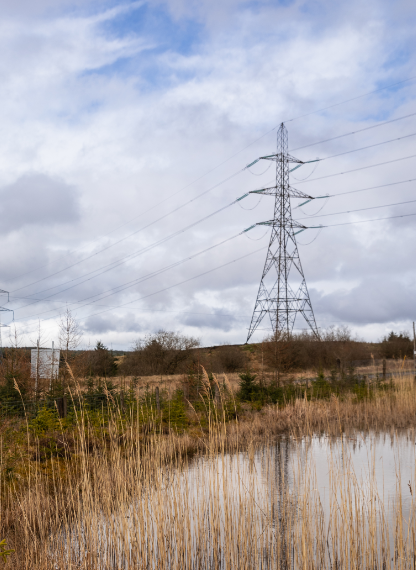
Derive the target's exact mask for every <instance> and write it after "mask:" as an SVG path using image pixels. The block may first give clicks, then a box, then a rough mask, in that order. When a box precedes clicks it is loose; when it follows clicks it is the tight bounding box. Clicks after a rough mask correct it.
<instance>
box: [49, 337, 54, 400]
mask: <svg viewBox="0 0 416 570" xmlns="http://www.w3.org/2000/svg"><path fill="white" fill-rule="evenodd" d="M54 364H55V343H54V341H52V356H51V376H50V378H49V392H50V391H51V389H52V377H53V368H54Z"/></svg>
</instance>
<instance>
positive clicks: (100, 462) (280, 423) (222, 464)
mask: <svg viewBox="0 0 416 570" xmlns="http://www.w3.org/2000/svg"><path fill="white" fill-rule="evenodd" d="M218 385H219V386H220V383H218ZM221 398H222V394H221V393H220V394H219V399H217V401H216V403H215V402H211V403H210V404H209V409H208V423H207V425H202V424H200V423H198V421H197V418H198V414H197V413H196V412H195V418H196V421H195V423H194V425H193V426H192V427H191V429H190V430H189V431H187V432H185V433H178V432H176V431H174V430H171V431H169V432H168V433H163V432H162V431H159V432H158V431H157V430H155V431H154V432H152V433H146V432H145V431H144V430H143V425H142V424H141V421H140V410H136V411H135V413H134V414H131V415H130V417H127V418H126V417H123V416H122V414H121V413H120V410H117V409H115V410H114V411H113V412H112V413H111V414H110V416H109V417H107V418H106V421H105V422H104V421H103V420H97V418H93V417H92V416H91V415H89V414H88V413H87V412H86V411H85V410H82V409H81V410H80V411H79V412H77V417H76V423H75V427H74V429H73V430H72V432H71V433H68V430H65V426H64V425H63V423H62V421H61V420H59V421H60V425H55V426H54V428H53V429H54V430H55V433H58V434H59V433H61V441H62V447H61V448H60V449H61V452H60V453H51V454H50V456H45V457H41V455H40V454H39V453H36V450H37V449H39V447H40V437H39V436H36V435H34V433H33V430H32V431H31V426H30V425H29V423H28V424H27V425H26V428H25V429H26V431H20V434H19V436H18V437H16V440H15V442H14V448H13V442H12V441H10V440H8V445H9V446H10V449H7V448H6V447H5V442H6V437H5V433H6V431H7V429H8V430H9V432H8V433H9V434H10V429H13V428H16V427H17V426H12V425H9V426H6V427H5V428H4V430H3V433H2V437H3V440H2V447H1V467H2V469H1V481H0V484H1V513H0V539H3V538H5V539H6V541H7V547H8V548H13V549H14V550H15V553H13V554H12V555H11V556H10V557H9V559H8V561H7V562H6V563H5V567H6V568H12V567H14V568H19V569H20V568H22V569H23V568H27V569H35V568H36V569H37V570H46V569H48V570H49V569H51V568H57V569H61V568H62V569H63V568H74V569H75V568H85V569H94V570H95V569H97V570H98V569H100V570H101V569H102V570H104V569H111V570H116V569H119V568H120V569H121V568H126V569H128V568H150V567H157V568H161V569H162V570H163V569H168V568H169V569H179V568H181V569H182V568H187V569H195V570H196V569H197V568H207V569H208V568H224V569H225V568H229V569H237V568H238V569H240V568H247V569H248V568H253V567H260V566H259V565H260V564H264V567H265V568H282V569H283V568H308V569H309V568H311V569H312V568H331V567H333V558H334V557H335V558H336V557H337V556H338V557H339V565H338V566H336V567H339V568H344V567H351V568H367V567H368V568H369V567H371V568H379V567H380V568H381V567H387V566H383V561H385V559H386V560H387V558H388V557H390V551H388V552H387V550H388V549H387V550H386V551H384V550H383V552H381V554H380V553H379V551H378V547H377V545H376V546H374V540H373V542H371V541H370V542H371V543H370V542H368V540H367V539H368V535H371V536H373V538H374V536H376V537H377V536H378V535H379V533H381V534H380V536H382V535H383V533H384V534H385V533H386V532H390V530H388V529H387V530H386V528H387V527H386V526H385V525H386V523H385V519H384V518H383V512H382V511H380V513H381V514H380V517H379V518H377V517H378V516H379V515H377V516H376V518H375V519H374V520H375V521H376V522H374V525H375V526H374V528H367V526H366V525H367V523H365V524H364V523H363V524H362V525H361V526H360V525H355V526H354V524H353V523H351V527H348V524H349V523H348V524H347V526H345V525H346V523H345V521H347V520H351V521H353V520H354V517H357V516H360V517H362V516H363V515H362V513H363V510H361V511H360V508H361V507H362V505H361V502H360V501H361V499H359V500H358V499H354V500H355V503H354V500H353V496H352V495H351V493H353V495H354V496H359V489H355V490H354V491H352V490H351V489H349V487H348V489H349V490H348V489H347V491H346V492H347V493H350V496H349V498H350V499H351V500H350V501H349V502H348V501H347V503H348V504H345V505H344V506H343V507H342V508H343V509H344V510H343V512H342V517H344V518H342V517H341V519H342V520H341V519H340V518H339V515H338V514H337V513H338V511H336V509H335V511H334V513H333V522H332V524H333V525H334V528H338V529H339V530H340V532H341V530H342V532H344V533H345V532H347V533H350V535H351V537H350V540H351V544H349V545H348V544H347V547H345V545H344V546H342V548H341V550H340V551H338V550H339V547H338V543H337V542H336V541H337V540H338V539H337V538H336V533H335V534H334V533H332V535H333V536H332V535H331V536H332V538H331V540H332V541H334V540H335V542H333V543H331V547H330V546H329V542H328V540H329V539H328V537H327V535H326V542H325V533H324V531H323V529H320V528H319V525H318V527H316V526H314V521H315V520H320V519H319V516H320V515H319V512H320V511H319V508H320V507H319V500H318V498H317V497H316V494H314V492H315V490H316V489H315V490H314V485H313V473H312V471H308V470H307V469H306V467H305V469H306V470H305V474H306V473H308V475H307V477H308V483H307V484H306V483H305V480H304V479H302V481H301V482H299V483H298V484H299V489H301V488H302V493H300V492H299V496H298V499H296V501H295V502H294V498H293V489H292V491H291V492H290V490H289V488H288V487H287V484H286V483H285V482H284V480H282V482H281V483H280V487H279V488H278V489H276V496H277V497H278V498H277V499H276V501H277V503H273V501H274V499H273V501H271V499H270V496H268V497H265V496H261V495H260V494H259V493H258V492H257V491H256V490H255V487H251V485H252V484H253V473H252V472H251V471H250V469H251V468H250V457H252V456H253V453H254V451H253V450H255V449H256V448H260V447H262V446H265V445H266V444H270V443H271V442H272V441H273V440H276V439H277V438H279V436H281V435H282V434H286V435H288V436H291V437H292V438H299V437H305V438H307V437H309V436H311V435H312V434H314V433H326V434H329V435H334V436H336V435H340V434H341V433H345V432H347V433H350V432H352V431H355V430H375V431H377V430H380V431H382V430H383V431H385V430H387V431H391V430H393V431H394V430H400V429H406V428H411V427H415V423H416V419H415V418H416V387H415V385H414V382H413V380H410V379H408V378H400V377H397V378H395V379H394V382H393V383H392V387H391V389H390V390H388V391H380V392H376V393H375V394H373V395H372V396H371V397H368V398H365V397H364V398H361V399H360V400H358V399H357V396H355V395H354V394H347V395H344V396H343V397H342V399H339V398H337V397H335V396H331V398H330V399H329V400H322V399H321V400H317V401H314V400H308V399H306V398H299V399H297V400H295V401H294V402H292V403H288V404H287V405H286V406H284V407H281V406H280V407H279V406H277V405H276V406H266V407H264V408H262V409H261V410H260V411H255V410H252V409H251V408H250V406H248V405H243V406H242V407H241V408H239V411H238V413H237V418H236V419H235V420H233V421H231V422H227V421H225V415H223V414H222V402H221ZM235 405H236V404H235ZM236 411H237V405H236ZM3 427H4V426H3ZM6 428H7V429H6ZM16 433H17V430H16ZM42 437H47V436H46V435H44V436H42ZM245 450H247V451H248V454H247V457H248V458H249V462H248V467H244V468H243V467H241V468H240V466H239V464H238V465H237V466H235V467H233V468H231V467H230V461H231V460H229V459H228V458H229V457H232V456H233V454H234V453H235V452H238V451H245ZM10 451H12V453H13V454H14V456H15V467H14V469H12V470H10V468H8V467H7V465H9V464H8V463H7V461H6V456H7V454H8V453H10ZM199 457H201V458H202V457H204V458H205V459H204V461H205V463H204V465H205V471H201V472H199V471H198V469H201V465H202V464H201V461H200V459H199ZM191 458H193V459H192V461H191ZM231 463H232V461H231ZM192 465H196V467H195V468H194V467H192ZM190 468H191V469H190ZM8 469H9V470H8ZM240 469H241V471H240ZM302 469H304V467H302ZM195 473H196V474H197V475H195ZM190 474H192V475H190ZM219 474H220V476H219ZM196 476H198V477H201V478H200V479H198V481H199V483H195V480H194V479H192V477H196ZM305 476H306V475H305ZM340 477H341V479H340V480H344V479H342V477H343V475H342V474H341V475H340ZM333 480H334V481H338V480H337V478H336V477H335V475H334V477H333ZM274 484H275V483H274ZM336 484H337V483H334V485H335V486H336ZM345 484H346V485H347V486H348V485H349V484H350V483H349V482H348V481H347V482H345ZM334 492H335V491H334ZM357 493H358V495H357ZM306 496H307V497H306ZM305 497H306V498H305ZM347 497H348V494H347ZM366 500H367V499H366ZM276 509H277V510H276ZM277 512H279V513H280V514H279V516H278V517H277V519H276V516H277V515H276V513H277ZM360 512H361V514H359V513H360ZM412 512H413V511H412ZM331 516H332V515H331ZM337 517H338V518H337ZM342 521H344V523H343V522H342ZM412 521H413V522H412V523H411V524H412V525H414V520H413V519H412ZM343 525H344V526H343ZM347 527H348V528H347ZM412 528H413V527H412ZM394 532H395V533H396V534H395V535H394V540H395V541H396V543H397V544H398V545H399V547H400V548H401V553H402V555H403V552H405V551H406V552H410V550H409V549H410V548H411V544H410V543H409V544H408V543H407V542H406V541H407V540H408V538H406V536H404V535H403V532H404V531H403V530H401V531H400V525H399V526H397V525H396V530H395V531H394ZM314 533H315V534H314ZM371 533H372V534H371ZM400 533H401V534H400ZM338 538H339V537H338ZM354 541H358V542H357V543H359V544H360V549H359V551H357V549H356V548H355V547H354ZM400 541H401V542H400ZM376 542H377V540H376ZM288 545H290V548H288ZM399 547H398V548H399ZM400 548H399V549H400ZM406 549H407V550H406ZM380 557H381V558H380ZM383 557H384V558H383ZM402 558H403V556H402ZM265 560H267V561H268V562H267V564H266V563H265ZM409 560H410V558H409ZM262 561H263V562H262ZM364 562H365V564H364ZM367 562H368V564H370V565H367ZM409 564H410V562H409ZM262 567H263V566H262ZM389 567H390V566H389ZM394 567H396V566H394ZM399 567H400V568H411V567H413V566H410V565H407V562H406V563H403V564H402V566H397V568H399Z"/></svg>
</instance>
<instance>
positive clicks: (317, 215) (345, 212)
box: [296, 200, 416, 220]
mask: <svg viewBox="0 0 416 570" xmlns="http://www.w3.org/2000/svg"><path fill="white" fill-rule="evenodd" d="M414 202H416V200H407V201H406V202H394V203H393V204H383V205H382V206H370V207H368V208H359V209H358V210H345V211H344V212H334V213H332V214H316V215H315V216H306V217H304V218H296V220H307V219H310V218H311V217H313V218H323V217H326V216H339V215H340V214H353V213H354V212H363V211H364V210H376V209H378V208H388V207H390V206H400V205H401V204H413V203H414Z"/></svg>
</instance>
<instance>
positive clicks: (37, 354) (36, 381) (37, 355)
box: [35, 339, 39, 409]
mask: <svg viewBox="0 0 416 570" xmlns="http://www.w3.org/2000/svg"><path fill="white" fill-rule="evenodd" d="M36 344H37V352H36V378H35V402H36V403H35V407H36V409H37V404H38V384H39V339H38V341H37V343H36Z"/></svg>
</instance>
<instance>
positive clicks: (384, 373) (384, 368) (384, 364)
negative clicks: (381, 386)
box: [383, 358, 387, 380]
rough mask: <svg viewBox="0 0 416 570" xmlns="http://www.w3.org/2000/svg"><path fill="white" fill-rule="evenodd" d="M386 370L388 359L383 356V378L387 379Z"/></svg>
mask: <svg viewBox="0 0 416 570" xmlns="http://www.w3.org/2000/svg"><path fill="white" fill-rule="evenodd" d="M386 371H387V364H386V359H385V358H383V380H385V379H386Z"/></svg>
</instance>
